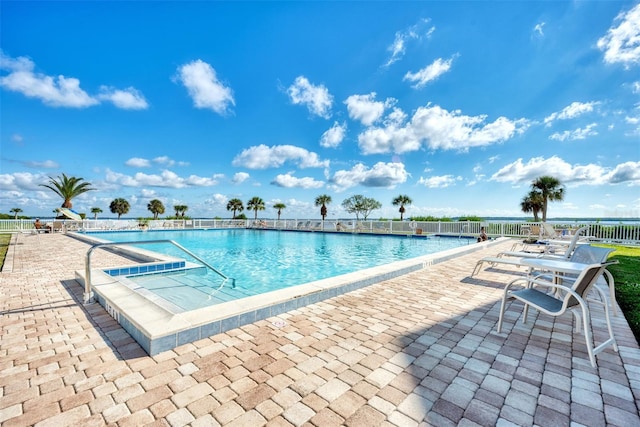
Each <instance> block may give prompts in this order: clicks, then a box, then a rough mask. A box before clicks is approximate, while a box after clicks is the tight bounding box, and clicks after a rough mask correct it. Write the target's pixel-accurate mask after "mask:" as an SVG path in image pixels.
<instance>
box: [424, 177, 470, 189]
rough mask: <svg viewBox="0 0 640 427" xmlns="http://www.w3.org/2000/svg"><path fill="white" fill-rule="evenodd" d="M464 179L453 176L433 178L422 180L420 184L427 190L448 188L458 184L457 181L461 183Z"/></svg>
mask: <svg viewBox="0 0 640 427" xmlns="http://www.w3.org/2000/svg"><path fill="white" fill-rule="evenodd" d="M461 180H462V177H460V176H453V175H442V176H432V177H429V178H422V177H421V178H420V179H419V180H418V184H420V185H424V186H425V187H427V188H447V187H451V186H453V185H455V184H456V181H461Z"/></svg>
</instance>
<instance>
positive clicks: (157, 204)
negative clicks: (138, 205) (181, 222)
mask: <svg viewBox="0 0 640 427" xmlns="http://www.w3.org/2000/svg"><path fill="white" fill-rule="evenodd" d="M147 210H148V211H150V212H151V213H152V214H153V219H158V214H163V213H164V205H163V204H162V202H161V201H160V200H158V199H153V200H152V201H150V202H149V203H148V204H147Z"/></svg>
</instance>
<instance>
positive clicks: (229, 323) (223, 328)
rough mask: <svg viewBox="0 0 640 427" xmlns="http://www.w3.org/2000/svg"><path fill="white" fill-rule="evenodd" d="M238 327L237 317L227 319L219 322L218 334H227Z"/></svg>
mask: <svg viewBox="0 0 640 427" xmlns="http://www.w3.org/2000/svg"><path fill="white" fill-rule="evenodd" d="M238 326H240V325H239V323H238V316H232V317H228V318H226V319H222V320H221V321H220V332H227V331H230V330H231V329H235V328H237V327H238Z"/></svg>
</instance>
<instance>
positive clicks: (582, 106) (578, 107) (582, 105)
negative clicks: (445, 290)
mask: <svg viewBox="0 0 640 427" xmlns="http://www.w3.org/2000/svg"><path fill="white" fill-rule="evenodd" d="M599 104H600V102H595V101H592V102H572V103H571V105H569V106H567V107H565V108H563V109H562V111H559V112H555V113H551V114H550V115H548V116H547V117H545V119H544V123H545V124H546V125H547V126H551V123H552V122H553V121H555V120H569V119H575V118H576V117H578V116H581V115H583V114H586V113H590V112H592V111H593V109H594V107H595V106H597V105H599Z"/></svg>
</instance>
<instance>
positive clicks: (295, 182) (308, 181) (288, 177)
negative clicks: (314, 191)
mask: <svg viewBox="0 0 640 427" xmlns="http://www.w3.org/2000/svg"><path fill="white" fill-rule="evenodd" d="M271 184H273V185H276V186H278V187H285V188H294V187H297V188H304V189H310V188H321V187H323V186H324V182H323V181H316V180H315V179H313V178H311V177H305V178H296V177H295V176H293V175H292V174H291V173H287V174H280V175H278V176H276V177H275V178H274V180H273V181H271Z"/></svg>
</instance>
